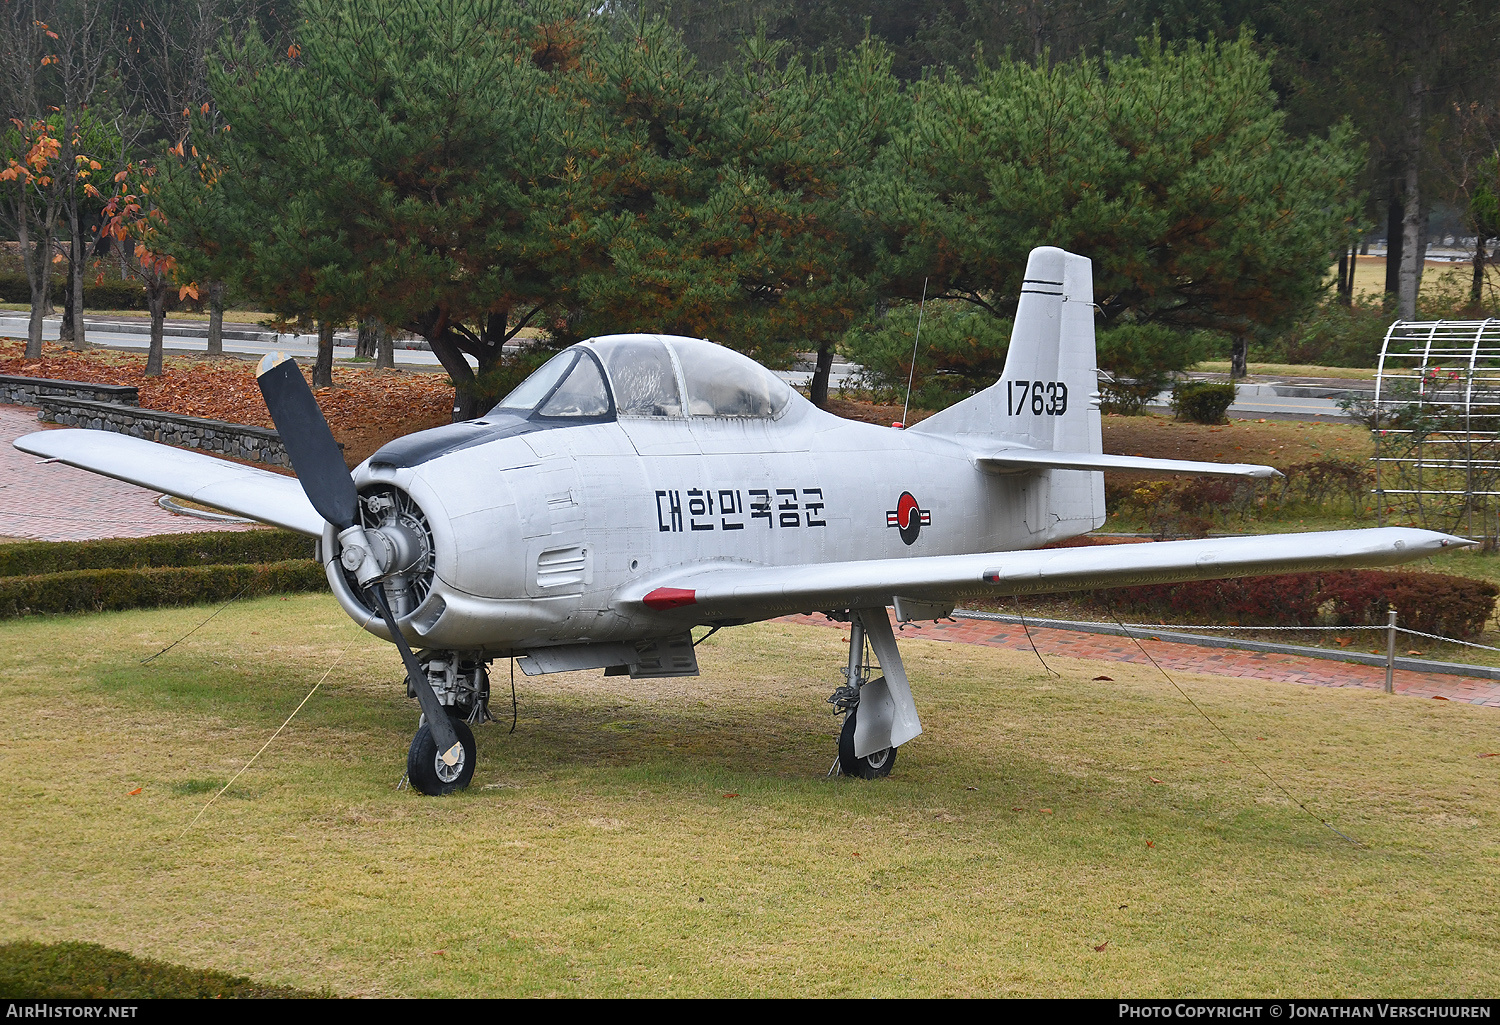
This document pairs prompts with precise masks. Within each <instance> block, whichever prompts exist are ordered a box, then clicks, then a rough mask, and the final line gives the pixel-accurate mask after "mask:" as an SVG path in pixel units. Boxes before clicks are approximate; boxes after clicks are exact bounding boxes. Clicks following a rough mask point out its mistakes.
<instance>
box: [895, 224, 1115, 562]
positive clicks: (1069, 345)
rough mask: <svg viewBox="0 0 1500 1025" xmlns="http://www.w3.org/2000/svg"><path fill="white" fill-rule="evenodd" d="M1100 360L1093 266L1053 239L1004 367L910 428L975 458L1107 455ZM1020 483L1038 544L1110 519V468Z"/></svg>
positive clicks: (1028, 287)
mask: <svg viewBox="0 0 1500 1025" xmlns="http://www.w3.org/2000/svg"><path fill="white" fill-rule="evenodd" d="M1096 367H1097V364H1096V362H1095V355H1094V281H1093V264H1092V263H1091V262H1090V261H1089V260H1088V259H1086V258H1085V257H1082V256H1074V255H1073V254H1072V253H1067V252H1064V251H1063V250H1061V249H1056V248H1053V247H1051V246H1046V247H1043V248H1040V249H1033V250H1032V251H1031V257H1030V258H1029V259H1028V260H1027V261H1026V278H1025V280H1024V281H1023V282H1022V284H1021V297H1020V302H1019V303H1018V304H1017V306H1016V324H1015V327H1014V328H1013V329H1012V331H1011V336H1010V351H1009V353H1008V354H1007V355H1006V358H1005V373H1004V374H1003V375H1002V376H1001V378H1000V380H999V381H996V382H995V383H994V384H993V385H991V386H990V387H988V388H986V389H985V390H984V391H982V392H980V393H979V394H977V395H973V396H971V397H969V398H967V399H965V400H964V401H962V402H960V403H957V404H956V405H953V406H949V407H948V408H947V409H945V410H943V411H942V412H941V413H937V414H934V415H933V416H930V417H928V418H927V419H926V420H923V421H922V422H921V423H919V424H917V425H916V426H915V427H913V428H911V429H912V430H914V431H920V432H922V433H924V434H937V435H942V436H945V437H949V438H952V439H953V440H954V441H956V442H958V443H959V444H961V445H963V446H964V447H965V448H967V449H969V450H970V451H971V452H973V453H974V454H976V455H980V454H984V453H993V452H995V451H997V450H1000V449H1006V448H1026V449H1035V450H1037V451H1043V452H1081V453H1098V452H1103V451H1104V443H1103V438H1102V436H1101V431H1100V427H1101V425H1100V420H1099V396H1098V392H1099V379H1098V373H1097V369H1096ZM1013 481H1014V485H1013V486H1014V487H1015V488H1018V489H1019V492H1018V494H1019V501H1020V503H1021V506H1022V514H1021V520H1022V522H1024V523H1025V525H1026V529H1027V531H1028V532H1029V533H1030V535H1031V538H1032V543H1034V544H1043V543H1045V542H1047V541H1049V540H1053V539H1055V538H1059V537H1068V536H1071V535H1074V534H1081V533H1083V532H1085V531H1088V530H1092V529H1094V528H1096V527H1098V526H1099V525H1100V524H1102V523H1103V522H1104V475H1103V474H1102V473H1098V472H1095V471H1086V470H1056V469H1052V470H1037V471H1033V472H1030V473H1026V474H1018V475H1016V477H1015V478H1013Z"/></svg>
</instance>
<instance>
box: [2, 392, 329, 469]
mask: <svg viewBox="0 0 1500 1025" xmlns="http://www.w3.org/2000/svg"><path fill="white" fill-rule="evenodd" d="M31 404H32V405H37V406H40V407H41V412H40V413H38V414H37V419H39V420H43V421H46V422H47V423H54V424H63V425H65V426H68V427H86V428H89V429H91V430H96V431H114V432H115V433H116V434H128V435H130V436H131V437H134V438H145V439H146V440H147V441H158V442H161V443H162V444H163V445H176V446H178V447H179V448H192V449H198V450H199V451H202V452H213V453H216V454H218V455H225V456H233V457H234V458H236V459H247V460H252V461H254V462H258V463H269V464H271V465H272V466H287V467H290V466H291V465H292V464H291V460H289V459H288V458H287V454H286V447H285V446H284V445H282V443H281V436H280V435H279V434H277V433H276V432H275V431H273V430H270V429H268V428H265V427H252V426H250V425H249V424H231V423H225V422H224V421H222V420H205V419H204V418H202V417H198V416H181V415H179V414H177V413H163V412H161V411H160V410H157V409H141V408H139V407H134V406H121V405H118V404H116V403H112V402H91V401H89V400H87V399H49V398H43V399H41V400H40V401H38V402H35V403H31ZM339 447H340V448H342V447H343V446H342V445H340V446H339Z"/></svg>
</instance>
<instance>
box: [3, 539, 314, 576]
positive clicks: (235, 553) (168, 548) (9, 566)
mask: <svg viewBox="0 0 1500 1025" xmlns="http://www.w3.org/2000/svg"><path fill="white" fill-rule="evenodd" d="M313 545H314V541H313V539H312V538H310V537H306V536H304V535H302V534H295V533H293V532H291V531H289V530H217V531H204V532H202V533H195V534H158V535H156V536H155V537H140V538H111V539H109V540H104V541H17V542H14V543H12V544H6V545H0V577H20V576H38V575H40V574H43V573H67V572H72V571H74V570H85V569H145V568H148V567H155V566H209V565H216V564H231V565H240V564H243V563H261V562H286V561H287V560H289V559H311V558H312V557H313Z"/></svg>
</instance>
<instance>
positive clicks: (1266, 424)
mask: <svg viewBox="0 0 1500 1025" xmlns="http://www.w3.org/2000/svg"><path fill="white" fill-rule="evenodd" d="M1104 451H1105V452H1108V453H1110V454H1112V455H1125V456H1147V457H1150V458H1152V459H1196V460H1200V461H1202V462H1209V463H1263V464H1266V465H1269V466H1274V467H1276V468H1277V469H1278V470H1281V471H1283V472H1285V471H1286V469H1287V467H1290V466H1296V465H1297V464H1299V463H1312V462H1318V461H1320V460H1324V459H1343V460H1348V461H1350V462H1356V463H1361V464H1363V463H1364V462H1365V461H1366V460H1368V459H1369V458H1370V457H1371V456H1372V455H1373V454H1374V443H1373V442H1372V441H1371V439H1370V432H1369V430H1368V429H1366V428H1364V427H1361V426H1359V425H1357V424H1330V423H1311V422H1303V421H1297V420H1231V421H1230V422H1229V423H1227V424H1223V425H1221V426H1218V427H1210V426H1208V425H1206V424H1195V423H1183V422H1180V421H1177V420H1173V419H1172V418H1171V417H1168V416H1116V415H1110V416H1106V417H1105V418H1104ZM1165 476H1168V475H1166V474H1160V473H1155V474H1135V473H1107V474H1105V475H1104V477H1105V480H1106V482H1107V483H1108V484H1109V485H1111V486H1129V487H1134V486H1136V485H1137V484H1139V483H1141V482H1143V481H1146V480H1160V479H1162V478H1163V477H1165Z"/></svg>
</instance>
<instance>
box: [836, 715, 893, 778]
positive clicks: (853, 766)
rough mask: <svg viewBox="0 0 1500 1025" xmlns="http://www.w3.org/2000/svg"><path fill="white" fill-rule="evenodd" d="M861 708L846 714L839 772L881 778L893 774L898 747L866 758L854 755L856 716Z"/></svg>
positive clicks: (840, 742) (841, 737) (840, 745)
mask: <svg viewBox="0 0 1500 1025" xmlns="http://www.w3.org/2000/svg"><path fill="white" fill-rule="evenodd" d="M858 712H859V709H857V708H856V709H854V710H853V711H851V712H850V713H849V714H848V715H846V716H844V728H843V730H841V731H840V732H839V773H840V774H841V775H844V776H858V777H860V778H861V779H880V778H882V777H884V776H889V775H890V774H891V769H892V768H894V767H895V765H896V749H895V748H894V747H888V748H886V749H885V750H884V751H876V752H875V753H874V754H871V755H870V756H868V757H866V758H856V757H854V717H855V715H856V714H858Z"/></svg>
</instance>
